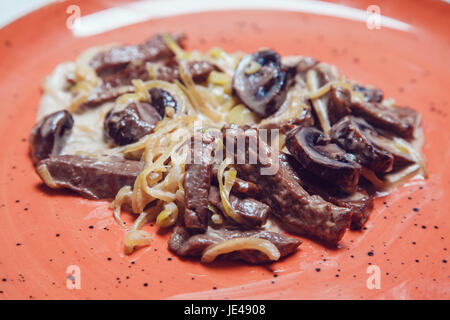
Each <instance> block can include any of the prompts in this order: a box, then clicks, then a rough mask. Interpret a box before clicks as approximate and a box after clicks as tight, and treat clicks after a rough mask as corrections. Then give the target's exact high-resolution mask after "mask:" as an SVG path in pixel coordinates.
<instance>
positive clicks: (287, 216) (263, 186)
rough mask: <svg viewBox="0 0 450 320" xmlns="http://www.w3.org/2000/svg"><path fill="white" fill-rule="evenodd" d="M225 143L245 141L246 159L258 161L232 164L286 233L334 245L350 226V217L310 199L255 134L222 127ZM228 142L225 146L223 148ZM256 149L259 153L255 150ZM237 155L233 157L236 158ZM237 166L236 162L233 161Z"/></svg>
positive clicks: (345, 209) (325, 203)
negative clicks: (254, 187) (256, 191)
mask: <svg viewBox="0 0 450 320" xmlns="http://www.w3.org/2000/svg"><path fill="white" fill-rule="evenodd" d="M222 131H223V132H224V134H225V139H227V140H228V139H233V141H234V145H236V141H237V140H238V139H243V140H241V141H247V142H248V144H247V146H246V149H245V150H244V151H242V150H241V151H238V152H237V153H239V152H245V153H246V155H245V157H246V159H257V160H258V161H257V163H256V164H248V163H247V164H235V167H236V169H237V171H238V176H239V177H241V178H243V179H246V180H248V181H251V182H253V183H255V184H257V185H258V188H259V191H260V193H259V195H258V198H257V199H258V200H260V201H262V202H264V203H266V204H267V205H269V206H270V208H271V212H272V214H273V215H275V216H276V217H278V218H279V219H280V220H281V221H282V222H283V223H284V227H285V228H287V229H288V230H289V231H292V232H295V233H299V234H304V235H309V236H312V237H316V238H318V239H320V240H323V241H326V242H329V243H331V244H335V243H337V242H338V241H339V240H340V239H341V238H342V236H343V235H344V233H345V230H346V229H347V228H348V226H349V225H350V220H351V213H350V210H349V209H347V208H341V207H338V206H335V205H334V204H332V203H330V202H327V201H325V200H324V199H323V198H321V197H320V196H317V195H309V194H308V193H307V192H306V191H305V189H303V188H302V187H301V185H300V184H299V183H298V182H297V181H296V180H295V178H294V177H293V176H292V174H291V172H290V170H288V169H287V168H286V166H285V165H284V164H283V162H282V161H281V160H280V158H279V155H278V154H277V152H276V151H274V150H272V149H271V148H270V147H269V146H268V145H267V144H266V143H265V142H264V141H262V139H260V138H258V137H257V134H256V132H255V131H254V130H252V129H248V130H246V131H244V130H242V129H240V128H237V127H235V126H230V127H224V128H223V130H222ZM228 143H229V142H228V141H227V142H226V145H227V146H228V145H230V144H228ZM254 146H257V149H258V150H255V148H254ZM237 153H236V154H235V157H237ZM235 162H237V161H235Z"/></svg>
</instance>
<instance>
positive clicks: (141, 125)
mask: <svg viewBox="0 0 450 320" xmlns="http://www.w3.org/2000/svg"><path fill="white" fill-rule="evenodd" d="M161 119H162V117H161V115H160V114H159V113H158V111H157V110H156V109H155V108H154V107H153V106H152V105H151V104H150V103H148V102H131V103H130V104H128V105H127V106H126V107H125V108H124V109H123V110H117V109H115V108H113V109H112V110H110V111H109V112H108V114H107V115H106V117H105V121H104V127H103V128H104V133H105V136H106V137H107V138H109V139H112V140H113V141H114V144H116V145H126V144H129V143H133V142H136V141H138V140H139V139H140V138H142V137H143V136H145V135H146V134H149V133H150V132H152V130H153V128H154V127H155V125H156V123H158V121H160V120H161Z"/></svg>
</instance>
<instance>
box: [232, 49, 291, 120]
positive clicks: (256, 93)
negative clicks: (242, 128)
mask: <svg viewBox="0 0 450 320" xmlns="http://www.w3.org/2000/svg"><path fill="white" fill-rule="evenodd" d="M287 80H288V79H287V75H286V71H283V70H282V68H281V60H280V56H279V55H278V53H276V52H275V51H272V50H262V51H258V52H255V53H253V54H249V55H247V56H245V57H243V58H242V59H241V61H240V62H239V65H238V66H237V68H236V71H235V73H234V76H233V92H234V94H235V95H236V96H237V97H238V98H239V99H240V100H241V101H242V102H243V103H244V104H245V105H246V106H247V107H248V108H249V109H250V110H252V111H253V112H255V113H256V114H258V115H259V116H260V117H267V116H269V115H271V114H273V113H274V112H275V111H277V110H278V109H279V108H280V106H281V104H282V103H283V101H284V100H285V98H286V94H287V88H288V85H287V82H288V81H287Z"/></svg>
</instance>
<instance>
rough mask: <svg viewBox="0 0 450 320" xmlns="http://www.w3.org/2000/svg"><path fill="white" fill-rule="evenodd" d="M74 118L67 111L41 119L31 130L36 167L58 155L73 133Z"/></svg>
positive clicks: (31, 143) (31, 142)
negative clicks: (40, 162) (42, 161)
mask: <svg viewBox="0 0 450 320" xmlns="http://www.w3.org/2000/svg"><path fill="white" fill-rule="evenodd" d="M72 127H73V117H72V115H71V114H70V112H68V111H66V110H62V111H56V112H54V113H52V114H49V115H47V116H46V117H44V118H43V119H41V120H40V121H39V122H38V123H36V125H35V126H34V127H33V129H32V130H31V136H30V154H31V159H32V160H33V164H34V165H35V166H36V165H37V164H38V163H39V161H40V160H43V159H47V158H48V157H50V156H55V155H58V154H59V153H60V152H61V150H62V149H63V148H64V145H65V144H66V141H67V139H68V137H69V136H70V134H71V132H72Z"/></svg>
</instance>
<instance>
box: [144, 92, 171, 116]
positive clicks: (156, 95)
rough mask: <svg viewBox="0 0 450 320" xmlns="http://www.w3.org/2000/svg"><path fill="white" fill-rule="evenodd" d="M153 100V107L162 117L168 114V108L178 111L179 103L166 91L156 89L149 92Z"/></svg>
mask: <svg viewBox="0 0 450 320" xmlns="http://www.w3.org/2000/svg"><path fill="white" fill-rule="evenodd" d="M148 93H149V94H150V96H151V99H152V106H153V107H154V108H155V109H156V110H157V111H158V113H159V114H160V115H161V117H164V115H165V114H166V108H173V109H174V111H177V101H176V100H175V98H174V97H173V96H172V95H171V94H170V93H169V92H168V91H166V90H164V89H161V88H158V87H155V88H152V89H150V90H149V91H148Z"/></svg>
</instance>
